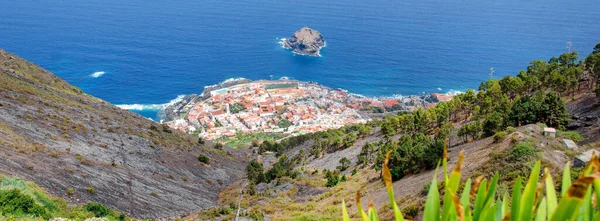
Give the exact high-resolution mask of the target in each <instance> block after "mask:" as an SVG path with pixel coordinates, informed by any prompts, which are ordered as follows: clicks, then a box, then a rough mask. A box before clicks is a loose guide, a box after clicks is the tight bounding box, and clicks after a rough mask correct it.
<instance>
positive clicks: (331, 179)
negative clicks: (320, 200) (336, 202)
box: [325, 171, 340, 187]
mask: <svg viewBox="0 0 600 221" xmlns="http://www.w3.org/2000/svg"><path fill="white" fill-rule="evenodd" d="M325 178H327V183H325V187H334V186H336V185H337V184H338V183H339V182H340V176H338V175H337V174H335V173H333V172H331V171H327V173H326V174H325Z"/></svg>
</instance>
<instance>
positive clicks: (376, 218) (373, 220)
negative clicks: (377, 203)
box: [369, 202, 379, 221]
mask: <svg viewBox="0 0 600 221" xmlns="http://www.w3.org/2000/svg"><path fill="white" fill-rule="evenodd" d="M369 219H371V221H379V216H377V210H376V209H375V207H374V206H373V202H369Z"/></svg>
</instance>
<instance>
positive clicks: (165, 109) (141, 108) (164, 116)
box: [116, 76, 464, 123]
mask: <svg viewBox="0 0 600 221" xmlns="http://www.w3.org/2000/svg"><path fill="white" fill-rule="evenodd" d="M281 79H290V78H288V77H285V76H283V77H281ZM255 81H270V80H267V79H259V80H251V79H248V78H243V77H238V78H228V79H225V80H223V81H221V82H220V83H217V84H212V85H207V86H204V89H203V91H202V92H201V93H199V94H194V93H190V94H184V95H178V96H177V97H176V98H174V99H172V100H170V101H169V102H167V103H163V104H117V105H116V106H117V107H119V108H122V109H125V110H129V111H132V112H134V113H138V114H142V113H143V114H142V115H144V116H145V117H146V118H148V119H150V120H153V121H156V122H161V123H162V122H168V121H172V120H174V115H173V114H172V113H173V111H177V110H179V109H180V108H182V106H180V105H178V104H181V103H182V102H183V101H187V102H194V101H198V100H203V99H206V98H207V96H208V95H209V93H210V91H214V90H219V89H222V88H226V87H231V86H235V85H238V84H243V83H249V82H255ZM300 82H306V83H311V84H316V85H320V86H322V87H327V88H331V87H328V86H327V85H323V84H321V83H319V82H315V81H300ZM331 89H335V90H340V91H344V92H346V93H348V94H350V95H352V96H356V97H362V98H371V99H379V100H388V99H403V98H411V97H420V96H423V95H427V94H443V95H451V96H456V95H457V94H461V93H464V91H461V90H455V89H449V90H447V91H445V92H442V91H437V92H422V93H421V94H407V95H402V94H392V95H383V96H370V95H363V94H359V93H353V92H351V91H349V90H347V89H344V88H331ZM169 113H170V114H169ZM387 113H389V112H385V114H387Z"/></svg>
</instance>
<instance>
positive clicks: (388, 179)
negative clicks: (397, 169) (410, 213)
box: [382, 150, 404, 221]
mask: <svg viewBox="0 0 600 221" xmlns="http://www.w3.org/2000/svg"><path fill="white" fill-rule="evenodd" d="M390 154H392V151H391V150H390V151H388V152H387V154H386V156H385V161H384V162H383V171H382V175H383V181H385V187H386V188H387V192H388V197H389V198H390V205H391V206H392V208H393V210H394V217H395V218H396V221H404V217H403V216H402V213H401V212H400V208H398V205H397V204H396V200H394V188H393V185H392V173H391V172H390V168H389V167H388V163H389V161H390Z"/></svg>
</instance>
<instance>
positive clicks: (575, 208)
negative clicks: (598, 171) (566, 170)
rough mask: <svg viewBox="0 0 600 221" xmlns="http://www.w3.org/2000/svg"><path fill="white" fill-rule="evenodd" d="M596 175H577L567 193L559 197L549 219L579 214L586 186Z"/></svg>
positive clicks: (567, 218) (553, 220)
mask: <svg viewBox="0 0 600 221" xmlns="http://www.w3.org/2000/svg"><path fill="white" fill-rule="evenodd" d="M597 178H598V176H596V177H592V176H586V177H579V178H578V179H577V180H575V182H573V184H572V185H571V186H570V187H569V189H568V190H567V193H566V194H565V195H564V196H563V197H562V198H561V199H560V202H559V203H558V206H557V208H556V210H554V212H553V213H552V217H551V219H550V220H551V221H563V220H570V219H571V218H572V217H577V216H578V215H579V212H580V211H581V210H580V207H581V205H582V204H583V198H584V197H585V194H586V192H587V190H588V187H589V186H590V185H591V184H592V183H593V182H594V180H595V179H597Z"/></svg>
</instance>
